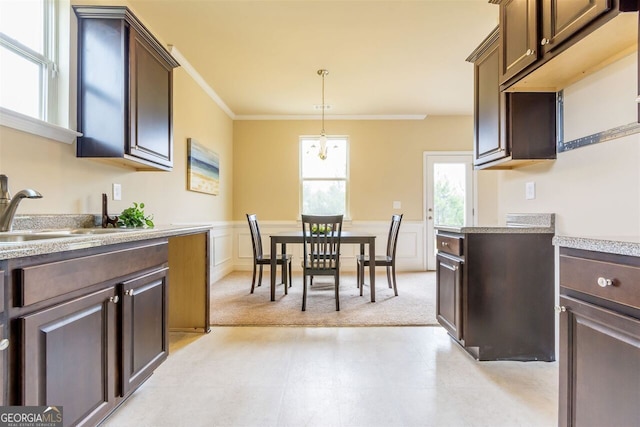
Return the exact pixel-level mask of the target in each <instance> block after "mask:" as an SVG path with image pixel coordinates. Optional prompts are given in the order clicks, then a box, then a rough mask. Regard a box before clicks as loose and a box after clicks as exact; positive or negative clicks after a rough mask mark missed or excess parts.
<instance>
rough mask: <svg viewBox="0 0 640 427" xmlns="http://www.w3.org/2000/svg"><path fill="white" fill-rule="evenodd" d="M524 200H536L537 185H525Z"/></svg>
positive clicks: (528, 183) (529, 183) (531, 183)
mask: <svg viewBox="0 0 640 427" xmlns="http://www.w3.org/2000/svg"><path fill="white" fill-rule="evenodd" d="M524 198H525V199H526V200H533V199H535V198H536V183H535V182H527V183H526V184H525V185H524Z"/></svg>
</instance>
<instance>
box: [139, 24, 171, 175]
mask: <svg viewBox="0 0 640 427" xmlns="http://www.w3.org/2000/svg"><path fill="white" fill-rule="evenodd" d="M129 57H130V63H129V75H130V79H129V81H130V99H131V103H130V114H131V122H130V123H131V135H130V138H129V152H128V154H130V155H132V156H135V157H139V158H143V159H146V160H149V161H151V162H156V163H160V164H162V165H164V166H167V167H170V166H172V164H173V135H172V126H171V122H172V109H171V106H172V94H173V88H172V69H173V67H172V66H171V65H169V64H167V63H166V62H165V61H164V60H163V59H162V58H161V57H160V56H159V55H158V54H157V53H156V52H155V50H154V49H153V48H152V47H151V46H150V45H149V42H147V41H146V40H145V39H144V38H143V37H141V36H140V34H139V33H137V32H136V31H135V30H133V29H130V30H129Z"/></svg>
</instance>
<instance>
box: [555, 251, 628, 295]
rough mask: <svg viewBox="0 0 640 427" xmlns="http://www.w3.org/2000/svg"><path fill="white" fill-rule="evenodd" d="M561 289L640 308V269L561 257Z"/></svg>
mask: <svg viewBox="0 0 640 427" xmlns="http://www.w3.org/2000/svg"><path fill="white" fill-rule="evenodd" d="M608 280H609V281H610V282H607V281H608ZM560 286H563V287H565V288H569V289H573V290H576V291H579V292H584V293H586V294H589V295H594V296H597V297H600V298H604V299H607V300H610V301H614V302H617V303H620V304H624V305H628V306H631V307H635V308H640V267H633V266H629V265H623V264H617V263H615V262H609V261H597V260H592V259H585V258H580V257H573V256H568V255H560Z"/></svg>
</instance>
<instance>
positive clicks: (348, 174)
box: [298, 135, 351, 222]
mask: <svg viewBox="0 0 640 427" xmlns="http://www.w3.org/2000/svg"><path fill="white" fill-rule="evenodd" d="M332 138H333V139H344V140H345V141H346V143H347V165H346V168H347V170H346V176H345V178H303V176H302V140H303V139H316V140H320V135H300V136H299V137H298V153H299V154H298V162H299V167H298V222H300V218H301V217H302V205H303V200H302V186H303V183H304V181H327V180H333V181H336V180H339V181H344V182H345V183H346V184H345V195H344V197H345V201H344V210H345V212H344V218H343V222H351V208H350V203H349V199H350V198H351V197H350V186H351V171H350V168H349V165H350V164H351V157H350V156H351V150H350V147H351V141H350V140H349V136H347V135H327V140H328V141H329V140H331V139H332Z"/></svg>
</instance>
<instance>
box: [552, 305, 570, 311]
mask: <svg viewBox="0 0 640 427" xmlns="http://www.w3.org/2000/svg"><path fill="white" fill-rule="evenodd" d="M553 309H554V310H555V311H556V313H564V312H565V311H567V308H566V307H565V306H564V305H556V306H555V307H553Z"/></svg>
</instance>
